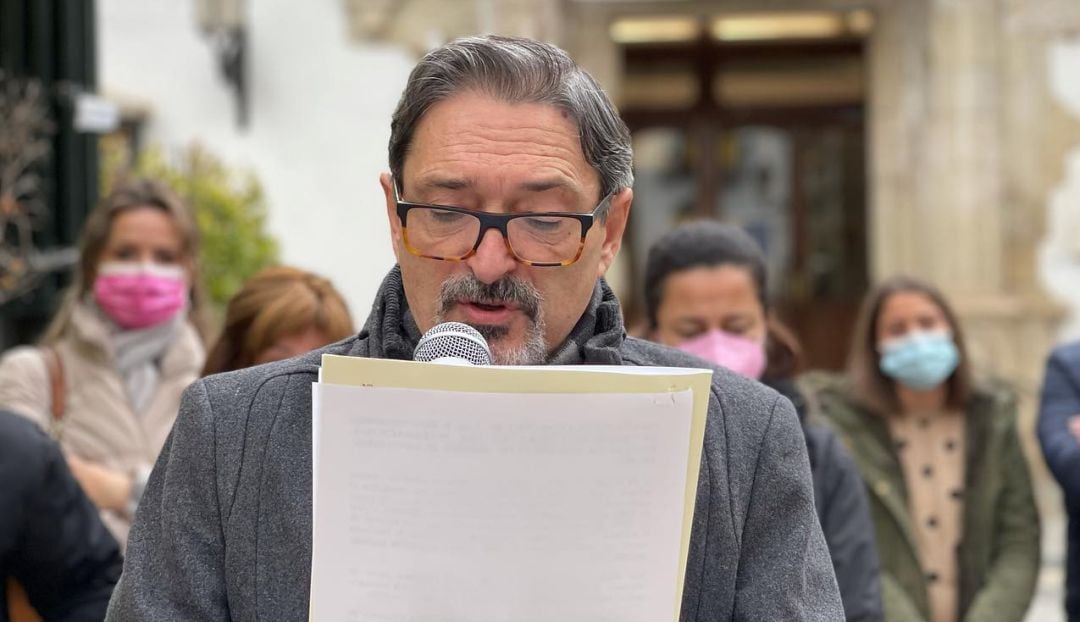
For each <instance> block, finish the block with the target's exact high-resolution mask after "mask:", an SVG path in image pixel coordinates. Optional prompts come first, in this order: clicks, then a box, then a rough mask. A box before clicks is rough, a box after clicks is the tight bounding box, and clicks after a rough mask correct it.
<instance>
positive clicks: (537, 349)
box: [435, 274, 547, 365]
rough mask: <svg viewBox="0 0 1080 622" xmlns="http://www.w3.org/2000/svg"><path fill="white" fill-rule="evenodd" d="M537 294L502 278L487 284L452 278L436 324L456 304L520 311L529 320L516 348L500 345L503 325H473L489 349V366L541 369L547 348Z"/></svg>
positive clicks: (529, 287) (442, 291)
mask: <svg viewBox="0 0 1080 622" xmlns="http://www.w3.org/2000/svg"><path fill="white" fill-rule="evenodd" d="M541 301H542V297H541V296H540V292H539V291H537V289H536V288H535V287H533V286H532V285H531V284H529V283H527V282H525V281H522V280H520V279H516V278H514V277H505V278H502V279H499V280H498V281H496V282H494V283H491V284H490V285H489V284H486V283H484V282H483V281H481V280H479V279H477V278H476V277H475V276H473V275H472V274H464V275H461V276H457V277H454V278H452V279H450V280H448V281H446V282H444V283H443V285H442V287H441V288H440V291H439V302H438V306H437V308H436V310H435V323H436V324H441V323H442V322H445V321H446V315H447V314H448V313H449V312H450V310H451V309H453V308H454V307H455V306H456V305H457V304H458V303H459V302H472V303H480V304H489V305H499V304H512V305H514V306H515V307H517V308H519V309H521V311H522V312H523V313H525V316H526V317H527V318H528V320H529V327H528V329H527V332H526V333H525V340H524V342H523V343H521V344H520V345H518V346H516V347H509V346H508V345H506V344H503V343H500V342H502V341H503V340H504V339H505V338H506V336H507V335H508V334H509V332H510V330H509V328H507V327H506V326H504V325H502V324H473V323H471V322H470V323H469V325H470V326H472V327H473V328H475V329H476V330H477V331H478V332H479V333H480V334H481V335H483V336H484V339H486V340H487V342H488V346H489V347H490V348H491V357H492V359H493V360H492V362H493V363H495V364H496V365H542V364H544V362H546V361H547V344H546V343H545V341H544V310H543V308H542V306H541V304H540V303H541Z"/></svg>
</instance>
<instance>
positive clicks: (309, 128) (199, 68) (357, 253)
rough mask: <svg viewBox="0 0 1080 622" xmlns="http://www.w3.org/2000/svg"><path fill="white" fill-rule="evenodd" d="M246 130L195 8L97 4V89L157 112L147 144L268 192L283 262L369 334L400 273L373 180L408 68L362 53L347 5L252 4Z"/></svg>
mask: <svg viewBox="0 0 1080 622" xmlns="http://www.w3.org/2000/svg"><path fill="white" fill-rule="evenodd" d="M248 6H249V25H248V33H249V34H248V36H249V43H250V47H249V62H248V69H249V71H250V74H249V75H250V81H251V82H250V84H251V88H250V93H251V95H250V97H251V117H250V123H249V126H248V128H247V130H245V131H241V130H239V129H238V128H237V125H236V117H235V104H234V101H233V99H232V95H231V93H230V91H229V89H228V88H227V86H226V85H225V83H224V81H223V80H222V79H221V78H220V76H219V71H218V65H217V59H216V58H215V57H214V55H213V54H212V52H211V48H210V46H209V44H208V42H207V41H206V40H204V39H203V37H202V36H201V34H200V33H199V31H198V29H197V27H196V25H195V17H194V2H193V1H192V0H99V1H98V3H97V11H98V15H97V19H98V33H99V34H98V37H99V38H98V60H99V71H100V74H99V81H100V85H101V87H102V90H103V91H104V92H105V93H107V94H117V95H120V96H121V97H130V98H136V99H138V100H141V101H143V102H146V103H147V104H149V106H150V118H149V120H148V124H147V126H146V134H145V136H146V139H147V142H148V143H150V144H157V145H160V146H162V147H163V148H164V149H166V151H168V150H170V149H179V148H181V147H183V146H185V145H187V144H189V143H191V142H192V141H198V142H200V143H202V144H203V145H205V146H206V147H207V148H208V149H210V150H212V151H213V152H215V153H216V154H217V155H219V156H220V157H222V158H224V160H225V161H226V162H227V163H229V164H230V165H234V166H241V167H247V168H249V169H251V170H252V171H254V172H255V173H256V174H257V175H258V177H259V179H260V180H261V181H262V183H263V184H264V187H265V190H266V194H267V199H268V202H269V207H270V219H269V227H270V230H271V233H273V234H274V235H275V236H276V237H277V238H278V239H279V240H280V242H281V246H282V260H283V261H284V262H285V263H288V264H292V265H296V266H299V267H302V268H306V269H309V270H313V271H315V272H318V273H320V274H322V275H324V276H327V277H329V278H330V279H332V280H333V282H334V284H335V285H336V286H337V287H338V288H339V289H340V290H341V291H342V293H343V294H344V295H345V297H346V299H347V300H348V302H349V304H350V306H351V309H352V312H353V316H354V320H355V321H356V322H357V323H360V322H362V321H363V320H364V319H365V318H366V316H367V313H368V310H369V307H370V305H371V301H372V298H373V295H374V293H375V291H376V289H377V288H378V285H379V282H380V281H381V279H382V277H383V276H384V275H385V273H386V271H387V269H388V268H389V267H390V266H391V265H392V264H393V253H392V251H391V246H390V240H389V234H388V228H387V222H386V210H385V207H384V203H383V199H382V192H381V190H380V188H379V184H378V175H379V173H380V172H382V171H383V170H385V169H386V168H387V165H386V143H387V139H388V137H389V134H390V114H391V112H392V111H393V107H394V105H395V104H396V103H397V98H398V96H399V95H400V93H401V89H402V88H403V86H404V84H405V79H406V77H407V76H408V72H409V70H410V69H411V67H412V65H413V63H414V62H415V61H414V59H412V58H410V57H409V56H408V55H407V53H406V52H404V51H401V50H397V49H393V48H391V47H389V46H376V45H358V44H356V43H354V42H350V41H349V40H348V37H347V33H346V21H345V13H344V8H343V5H342V3H340V2H326V1H319V2H294V1H291V0H251V1H250V2H249V3H248Z"/></svg>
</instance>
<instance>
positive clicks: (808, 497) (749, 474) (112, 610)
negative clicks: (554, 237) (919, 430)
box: [107, 269, 844, 622]
mask: <svg viewBox="0 0 1080 622" xmlns="http://www.w3.org/2000/svg"><path fill="white" fill-rule="evenodd" d="M416 337H418V330H417V329H416V325H415V323H414V322H413V321H412V319H411V315H410V314H409V312H408V309H407V308H406V304H405V302H404V294H403V290H402V286H401V277H400V273H399V272H398V270H397V269H395V270H393V271H392V272H391V273H390V275H389V276H388V277H387V279H386V281H385V282H384V284H383V287H382V289H381V290H380V294H379V297H378V300H377V301H376V303H375V307H374V309H373V311H372V314H371V316H370V317H369V319H368V322H367V324H366V327H365V328H364V330H363V331H362V332H361V333H360V334H359V335H358V336H357V337H353V338H350V339H346V340H345V341H342V342H339V343H337V344H334V345H331V346H328V347H326V348H324V349H323V350H320V351H316V352H313V353H311V354H308V355H305V356H301V357H299V358H295V359H291V360H287V361H282V362H278V363H271V364H269V365H264V366H260V367H255V368H250V369H245V370H240V371H236V372H231V373H227V374H221V375H217V376H211V377H209V378H205V379H203V380H200V381H198V382H196V383H195V384H194V385H192V386H191V387H190V388H189V389H188V391H187V392H186V394H185V395H184V399H183V404H182V406H181V411H180V416H179V418H178V419H177V422H176V425H175V427H174V429H173V431H172V434H171V435H170V437H169V439H168V441H167V442H166V445H165V449H164V450H163V451H162V453H161V456H160V458H159V459H158V461H157V465H156V467H155V468H154V472H153V474H152V476H151V477H150V481H149V484H148V485H147V489H146V492H145V493H144V496H143V499H142V503H141V504H140V506H139V510H138V514H137V516H136V519H135V525H134V527H133V528H132V531H131V536H130V539H129V541H128V553H127V558H126V560H125V563H124V572H123V575H122V577H121V580H120V583H119V585H118V586H117V589H116V592H115V593H114V595H113V599H112V602H111V603H110V607H109V613H108V617H107V619H108V620H118V621H119V620H153V621H174V620H175V621H181V620H183V621H193V620H257V619H262V620H304V619H306V618H307V615H308V590H309V582H310V575H311V522H312V514H311V488H312V487H311V472H312V470H311V384H312V382H314V381H315V380H316V379H317V374H318V366H319V361H320V359H321V355H322V354H324V353H331V354H344V355H349V356H374V357H383V358H398V359H410V358H411V357H412V349H413V347H414V344H415V340H416ZM553 362H557V363H575V362H577V363H584V364H589V363H592V364H609V365H668V366H680V367H689V366H694V367H704V366H706V365H705V364H704V363H703V362H702V361H700V360H698V359H695V358H692V357H690V356H687V355H684V354H682V353H680V352H677V351H675V350H673V349H669V348H665V347H663V346H658V345H655V344H651V343H647V342H644V341H640V340H637V339H632V338H627V337H626V336H625V330H624V329H623V324H622V319H621V315H620V312H619V305H618V301H617V300H616V299H615V296H614V295H613V294H612V293H611V291H610V290H609V289H608V288H607V287H606V285H605V284H604V283H603V282H602V281H601V282H598V284H597V287H596V290H595V292H594V295H593V300H592V303H591V304H590V305H589V308H588V310H587V311H586V313H585V314H584V315H583V316H582V318H581V320H580V321H579V323H578V325H577V326H576V327H575V328H574V330H573V331H572V333H571V335H570V337H569V338H568V339H567V342H566V343H565V344H564V345H563V347H561V348H560V349H559V350H558V351H557V352H556V353H555V355H554V357H553ZM843 619H844V614H843V610H842V605H841V602H840V596H839V593H838V590H837V587H836V579H835V578H834V576H833V569H832V564H831V563H830V561H829V554H828V551H827V549H826V546H825V540H824V538H823V536H822V533H821V528H820V527H819V525H818V519H817V516H816V514H815V511H814V495H813V490H812V488H811V484H810V470H809V465H808V461H807V456H806V444H805V442H804V440H803V435H802V431H801V430H800V428H799V421H798V419H797V418H796V415H795V412H794V410H793V409H792V406H791V403H790V402H788V401H787V400H786V399H783V398H781V397H780V396H779V395H778V394H777V393H776V392H774V391H772V390H771V389H767V388H765V387H764V386H762V385H760V384H757V383H754V382H751V381H748V380H744V379H742V378H740V377H737V376H735V375H734V374H731V373H728V372H725V371H717V372H716V374H715V376H714V380H713V386H712V395H711V397H710V400H709V418H708V424H707V429H706V432H705V451H704V455H703V457H702V464H701V477H700V481H699V486H698V493H697V508H696V511H695V515H694V522H693V531H692V536H691V542H690V555H689V559H688V562H687V568H686V581H685V590H684V594H683V602H682V613H681V616H680V621H681V622H693V621H701V622H705V621H709V622H714V621H720V620H768V621H773V620H837V621H840V620H843Z"/></svg>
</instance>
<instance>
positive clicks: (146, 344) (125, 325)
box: [0, 180, 205, 545]
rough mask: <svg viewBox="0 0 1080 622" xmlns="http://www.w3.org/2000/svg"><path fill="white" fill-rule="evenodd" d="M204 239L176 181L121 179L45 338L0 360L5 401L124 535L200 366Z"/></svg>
mask: <svg viewBox="0 0 1080 622" xmlns="http://www.w3.org/2000/svg"><path fill="white" fill-rule="evenodd" d="M198 249H199V235H198V230H197V229H196V226H195V222H194V219H193V218H192V215H191V214H190V213H189V212H188V210H187V208H186V207H185V206H184V205H183V203H182V202H181V201H180V200H179V199H178V198H177V197H176V196H175V195H174V194H173V193H172V192H171V191H170V190H169V188H167V187H166V186H165V185H164V184H162V183H160V182H157V181H152V180H134V181H131V182H128V183H122V184H121V185H119V186H118V187H117V188H116V189H115V190H114V191H113V192H112V193H110V194H109V196H108V197H106V198H105V200H104V201H102V203H101V205H99V206H98V208H97V209H95V210H94V211H93V212H92V213H91V214H90V216H89V218H88V219H87V221H86V225H85V226H84V227H83V231H82V238H81V242H80V249H79V263H78V266H77V270H76V275H75V280H74V282H73V283H72V285H71V286H70V288H69V289H68V291H67V294H66V296H65V298H64V302H63V303H62V306H61V309H60V311H59V313H57V315H56V316H55V318H54V319H53V321H52V323H51V325H50V327H49V329H48V330H47V332H46V334H45V337H44V338H43V340H42V341H41V343H40V344H39V345H38V346H36V347H21V348H15V349H13V350H11V351H10V352H8V353H6V354H5V355H4V357H3V358H2V359H0V407H3V408H5V409H9V410H11V411H13V412H16V413H18V414H20V415H23V416H25V417H28V418H30V419H31V420H33V421H34V422H36V423H37V424H38V425H39V426H41V427H42V428H44V429H46V430H48V431H49V432H50V434H51V435H52V436H53V437H54V438H55V439H56V440H57V441H59V443H60V445H61V447H62V448H63V450H64V452H65V455H66V456H67V458H68V461H69V464H70V466H71V469H72V472H73V473H74V475H75V477H76V479H78V481H79V483H80V484H81V485H82V486H83V488H84V489H85V491H86V492H87V495H88V496H89V497H90V498H91V499H92V500H93V501H94V503H95V504H96V505H97V506H98V507H99V508H100V509H101V511H102V517H103V519H104V520H105V523H106V525H107V526H108V527H109V529H110V531H112V533H113V535H115V536H116V538H117V540H119V541H120V543H121V545H123V544H124V543H125V541H126V539H127V531H128V528H129V527H130V525H131V520H132V517H133V513H134V510H135V506H136V504H137V503H138V500H139V497H140V496H141V492H142V488H143V486H144V484H145V482H146V478H147V477H148V476H149V472H150V469H151V467H152V466H153V464H154V461H155V460H156V459H157V455H158V453H159V452H160V450H161V447H162V445H163V444H164V442H165V437H166V436H168V434H169V431H170V430H171V428H172V424H173V420H174V419H175V418H176V413H177V411H178V409H179V404H180V394H181V392H183V390H184V389H185V388H186V387H187V385H188V384H190V383H191V382H192V381H193V380H195V378H197V377H198V372H199V369H200V367H201V366H202V364H203V360H204V356H205V350H204V347H203V342H202V338H201V336H200V330H199V328H198V327H199V324H200V323H199V321H198V318H199V316H200V312H201V310H202V309H201V302H202V296H201V294H200V289H199V286H198V283H199V278H198V275H199V270H198V260H197V258H198Z"/></svg>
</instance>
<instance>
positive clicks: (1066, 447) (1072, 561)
mask: <svg viewBox="0 0 1080 622" xmlns="http://www.w3.org/2000/svg"><path fill="white" fill-rule="evenodd" d="M1038 433H1039V444H1040V445H1042V450H1043V456H1045V457H1046V464H1047V466H1049V467H1050V472H1051V473H1053V474H1054V479H1056V480H1057V482H1058V484H1060V485H1061V492H1062V493H1063V494H1064V496H1065V510H1066V511H1067V513H1068V515H1069V527H1068V530H1069V531H1068V534H1069V544H1068V549H1067V550H1068V553H1067V559H1066V571H1065V612H1066V613H1067V614H1068V616H1069V620H1070V621H1071V622H1075V621H1077V620H1080V341H1076V342H1072V343H1067V344H1065V345H1062V346H1059V347H1058V348H1057V349H1055V350H1054V351H1053V353H1051V355H1050V359H1049V360H1048V361H1047V363H1046V375H1045V377H1044V380H1043V387H1042V400H1041V403H1040V406H1039V423H1038Z"/></svg>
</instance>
